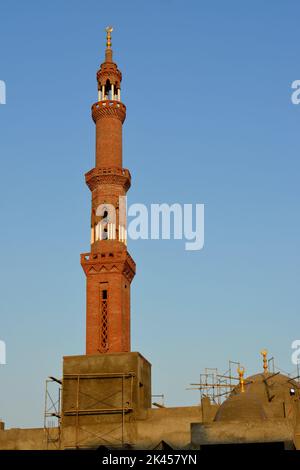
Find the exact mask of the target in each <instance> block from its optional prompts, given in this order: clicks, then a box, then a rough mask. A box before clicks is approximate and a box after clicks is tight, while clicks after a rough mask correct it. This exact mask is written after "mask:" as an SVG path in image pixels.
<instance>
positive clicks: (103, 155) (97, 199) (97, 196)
mask: <svg viewBox="0 0 300 470" xmlns="http://www.w3.org/2000/svg"><path fill="white" fill-rule="evenodd" d="M106 32H107V42H106V51H105V61H104V62H103V64H101V66H100V69H99V70H98V72H97V82H98V101H97V102H96V103H95V104H93V106H92V117H93V120H94V122H95V125H96V159H95V160H96V161H95V168H93V169H92V170H90V171H89V172H88V173H86V175H85V179H86V184H87V185H88V187H89V189H90V190H91V193H92V215H91V250H90V253H84V254H82V255H81V266H82V267H83V270H84V272H85V274H86V354H99V353H111V352H129V351H130V284H131V281H132V279H133V277H134V275H135V263H134V261H133V259H132V258H131V256H130V255H129V253H128V251H127V248H126V215H125V212H126V210H125V195H126V193H127V191H128V189H129V187H130V181H131V177H130V173H129V171H128V170H126V169H125V168H123V164H122V126H123V122H124V121H125V117H126V107H125V105H124V104H123V103H122V102H121V92H120V90H121V80H122V74H121V72H120V70H119V69H118V67H117V65H116V64H115V63H114V62H113V59H112V49H111V32H112V28H110V27H108V28H106Z"/></svg>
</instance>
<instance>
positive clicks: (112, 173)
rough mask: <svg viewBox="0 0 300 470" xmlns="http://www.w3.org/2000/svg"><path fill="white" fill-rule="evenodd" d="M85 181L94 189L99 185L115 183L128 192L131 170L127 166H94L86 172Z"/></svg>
mask: <svg viewBox="0 0 300 470" xmlns="http://www.w3.org/2000/svg"><path fill="white" fill-rule="evenodd" d="M85 182H86V184H87V186H88V187H89V188H90V190H91V191H93V190H94V189H95V188H96V187H97V186H100V185H101V186H102V185H104V184H115V185H118V186H122V187H123V188H124V190H125V191H126V192H127V191H128V189H129V188H130V185H131V175H130V171H129V170H127V169H126V168H116V167H111V168H93V169H92V170H90V171H88V172H87V173H86V174H85Z"/></svg>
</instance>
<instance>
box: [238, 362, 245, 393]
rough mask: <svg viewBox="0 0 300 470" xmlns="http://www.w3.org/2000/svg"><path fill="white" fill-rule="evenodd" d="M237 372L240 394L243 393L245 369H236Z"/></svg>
mask: <svg viewBox="0 0 300 470" xmlns="http://www.w3.org/2000/svg"><path fill="white" fill-rule="evenodd" d="M237 372H238V374H239V381H240V387H241V393H244V391H245V381H244V374H245V367H238V370H237Z"/></svg>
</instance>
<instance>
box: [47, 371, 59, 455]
mask: <svg viewBox="0 0 300 470" xmlns="http://www.w3.org/2000/svg"><path fill="white" fill-rule="evenodd" d="M52 385H56V389H53V387H52ZM61 385H62V382H61V380H59V379H56V378H55V377H48V378H47V379H46V381H45V406H44V433H45V447H46V449H47V450H48V449H49V446H50V445H52V447H54V448H55V449H60V448H61ZM55 420H57V421H56V426H55V425H54V422H55Z"/></svg>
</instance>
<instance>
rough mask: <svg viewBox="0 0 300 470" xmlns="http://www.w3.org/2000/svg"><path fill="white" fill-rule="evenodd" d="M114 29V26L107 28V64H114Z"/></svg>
mask: <svg viewBox="0 0 300 470" xmlns="http://www.w3.org/2000/svg"><path fill="white" fill-rule="evenodd" d="M113 30H114V28H113V27H112V26H107V27H106V28H105V31H106V51H105V62H112V48H111V33H112V32H113Z"/></svg>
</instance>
